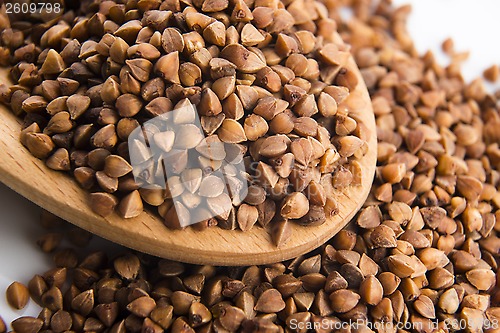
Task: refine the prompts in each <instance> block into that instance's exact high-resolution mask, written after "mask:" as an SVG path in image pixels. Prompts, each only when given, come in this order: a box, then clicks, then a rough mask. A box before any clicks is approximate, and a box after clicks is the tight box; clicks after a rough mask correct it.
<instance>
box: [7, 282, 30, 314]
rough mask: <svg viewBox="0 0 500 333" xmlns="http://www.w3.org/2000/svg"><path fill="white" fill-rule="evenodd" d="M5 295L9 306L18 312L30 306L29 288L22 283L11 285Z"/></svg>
mask: <svg viewBox="0 0 500 333" xmlns="http://www.w3.org/2000/svg"><path fill="white" fill-rule="evenodd" d="M5 294H6V297H7V302H8V303H9V305H10V306H11V307H13V308H14V309H16V310H21V309H23V308H24V307H25V306H26V305H27V304H28V301H29V292H28V288H27V287H26V286H25V285H23V284H22V283H20V282H13V283H12V284H11V285H9V287H7V291H6V293H5Z"/></svg>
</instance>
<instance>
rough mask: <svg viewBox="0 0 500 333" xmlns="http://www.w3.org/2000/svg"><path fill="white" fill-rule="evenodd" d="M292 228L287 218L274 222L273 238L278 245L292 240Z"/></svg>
mask: <svg viewBox="0 0 500 333" xmlns="http://www.w3.org/2000/svg"><path fill="white" fill-rule="evenodd" d="M291 236H292V228H291V226H290V223H289V222H288V221H287V220H286V219H282V220H279V221H277V222H275V223H273V224H272V230H271V238H272V240H273V243H274V245H276V247H278V248H279V247H281V246H283V245H284V244H286V243H287V241H289V240H290V237H291Z"/></svg>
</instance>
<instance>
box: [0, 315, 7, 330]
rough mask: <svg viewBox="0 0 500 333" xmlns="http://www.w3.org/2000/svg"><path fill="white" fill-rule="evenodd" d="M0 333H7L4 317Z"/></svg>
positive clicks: (0, 322)
mask: <svg viewBox="0 0 500 333" xmlns="http://www.w3.org/2000/svg"><path fill="white" fill-rule="evenodd" d="M0 332H2V333H5V332H7V325H6V324H5V321H4V320H3V318H2V317H0Z"/></svg>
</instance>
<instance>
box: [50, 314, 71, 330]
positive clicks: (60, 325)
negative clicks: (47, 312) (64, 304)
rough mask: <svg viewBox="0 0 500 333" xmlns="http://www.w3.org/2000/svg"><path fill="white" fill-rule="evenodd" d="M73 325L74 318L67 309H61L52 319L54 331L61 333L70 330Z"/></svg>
mask: <svg viewBox="0 0 500 333" xmlns="http://www.w3.org/2000/svg"><path fill="white" fill-rule="evenodd" d="M71 326H73V320H72V319H71V315H70V314H69V312H67V311H62V310H59V311H57V312H56V313H54V315H53V316H52V318H51V319H50V328H51V329H52V331H54V332H57V333H61V332H64V331H68V330H70V329H71Z"/></svg>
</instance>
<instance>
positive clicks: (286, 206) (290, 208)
mask: <svg viewBox="0 0 500 333" xmlns="http://www.w3.org/2000/svg"><path fill="white" fill-rule="evenodd" d="M308 211H309V200H307V197H306V196H305V195H304V194H303V193H301V192H294V193H292V194H290V195H289V196H287V197H286V198H285V200H284V202H283V206H282V207H281V211H280V212H281V216H283V217H284V218H289V219H299V218H301V217H303V216H304V215H306V214H307V212H308Z"/></svg>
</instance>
